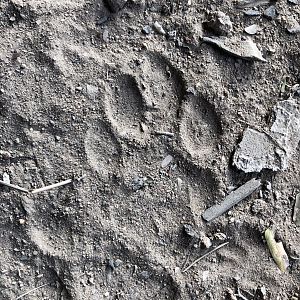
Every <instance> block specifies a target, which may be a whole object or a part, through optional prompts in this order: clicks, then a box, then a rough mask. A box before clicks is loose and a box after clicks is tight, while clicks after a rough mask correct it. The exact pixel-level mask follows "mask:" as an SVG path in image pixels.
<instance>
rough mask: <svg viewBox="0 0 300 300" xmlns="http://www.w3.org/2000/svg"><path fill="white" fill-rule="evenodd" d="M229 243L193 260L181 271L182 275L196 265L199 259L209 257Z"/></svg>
mask: <svg viewBox="0 0 300 300" xmlns="http://www.w3.org/2000/svg"><path fill="white" fill-rule="evenodd" d="M228 244H229V242H225V243H223V244H221V245H219V246H217V247H215V248H213V249H212V250H210V251H208V252H207V253H205V254H204V255H202V256H200V257H199V258H197V259H196V260H194V261H193V262H192V263H191V264H190V265H189V266H188V267H186V268H185V269H184V270H182V273H184V272H186V271H187V270H189V269H190V268H191V267H193V266H194V265H195V264H196V263H198V262H199V261H200V260H201V259H203V258H205V257H207V256H208V255H210V254H211V253H213V252H215V251H217V250H219V249H220V248H222V247H224V246H226V245H228Z"/></svg>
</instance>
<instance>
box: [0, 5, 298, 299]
mask: <svg viewBox="0 0 300 300" xmlns="http://www.w3.org/2000/svg"><path fill="white" fill-rule="evenodd" d="M119 2H122V1H119ZM123 2H124V1H123ZM275 5H276V8H277V12H278V16H277V17H276V18H275V19H274V20H269V19H267V18H265V17H263V16H258V17H249V16H245V15H244V13H243V11H242V10H239V9H237V7H236V5H235V3H234V2H233V1H229V0H228V1H227V0H225V1H208V0H192V1H178V0H177V1H156V2H155V1H139V0H135V1H128V2H127V3H126V5H125V7H124V8H123V9H121V10H120V11H118V12H116V13H112V12H111V10H109V9H108V8H107V5H105V4H104V3H103V2H102V1H101V0H89V1H88V0H73V1H72V0H51V1H50V0H26V1H23V0H1V2H0V130H1V139H0V175H1V178H0V179H2V174H3V173H5V172H6V173H7V174H9V176H10V181H11V183H12V184H15V185H19V186H22V187H25V188H27V189H29V190H32V189H34V188H39V187H42V186H45V185H49V184H52V183H56V182H60V181H62V180H65V179H68V178H73V176H75V177H78V176H81V175H82V174H86V175H87V176H86V178H84V180H82V181H81V182H78V183H75V184H70V185H66V186H63V187H60V188H57V189H53V190H50V191H48V192H42V193H38V194H31V193H28V194H26V193H22V192H19V191H17V190H14V189H10V188H8V187H4V186H0V251H1V255H0V299H1V300H6V299H7V300H8V299H9V300H10V299H19V298H18V297H19V296H22V295H23V294H24V293H27V292H29V293H28V295H24V296H23V297H22V298H21V299H28V300H29V299H30V300H37V299H39V300H41V299H45V300H46V299H49V300H50V299H51V300H52V299H61V300H63V299H64V300H67V299H74V300H84V299H91V300H96V299H132V300H135V299H173V300H175V299H176V300H177V299H178V300H179V299H186V300H188V299H216V300H219V299H249V300H250V299H272V300H274V299H275V300H276V299H278V300H285V299H289V300H291V299H294V300H296V299H300V298H299V285H300V284H299V282H300V265H299V256H300V246H299V241H300V229H299V227H297V226H296V225H295V224H294V223H293V221H292V212H293V206H294V203H295V195H296V194H297V193H298V192H299V191H300V169H299V159H300V153H299V148H297V151H296V153H295V154H294V155H293V156H292V158H291V160H290V162H289V167H288V169H287V170H286V171H282V172H276V173H275V172H271V171H268V170H264V171H262V172H261V173H260V174H245V173H243V172H242V171H239V170H237V169H236V168H235V167H233V166H232V156H233V153H234V150H235V148H236V146H237V144H238V143H239V141H240V140H241V138H242V134H243V131H244V129H245V128H247V127H249V126H250V127H252V128H256V129H258V130H264V129H266V128H269V127H270V124H272V120H273V115H272V109H273V107H274V105H275V104H276V103H277V102H278V101H280V100H283V99H287V98H289V97H290V96H292V97H293V98H294V99H296V101H298V103H300V98H299V95H300V92H299V93H298V94H297V93H296V92H295V91H294V90H292V87H293V86H295V85H296V84H297V83H300V50H299V49H300V39H299V35H298V36H297V35H292V34H289V33H288V32H287V30H286V22H285V19H286V17H287V16H289V17H294V18H295V19H298V20H300V5H293V4H291V3H288V2H287V1H286V0H282V1H277V3H276V4H275ZM265 8H266V6H264V7H260V8H259V10H260V11H261V12H262V11H263V10H264V9H265ZM216 10H220V11H223V12H224V13H226V14H227V15H228V16H229V17H230V18H231V21H232V23H233V32H232V33H231V35H237V36H246V35H247V34H246V33H244V32H243V30H244V28H245V27H246V26H248V25H251V24H253V23H255V24H258V25H259V26H260V27H261V31H260V32H259V33H257V34H256V35H254V36H253V41H254V42H255V43H256V44H257V46H258V48H259V49H260V50H261V52H262V53H263V56H264V58H265V59H266V60H267V62H265V63H264V62H251V61H244V60H241V59H238V58H235V57H232V56H230V55H229V54H228V53H225V52H222V50H220V49H216V48H215V47H213V46H212V45H209V44H204V43H202V42H201V37H202V36H209V35H210V34H211V33H210V32H207V31H205V29H203V28H202V23H203V21H204V20H206V18H207V17H208V13H209V12H213V11H216ZM155 21H158V22H159V23H160V24H161V25H162V26H163V28H164V30H165V31H166V32H167V33H169V35H163V34H159V33H157V32H156V31H152V32H150V34H144V33H143V32H142V29H143V27H144V26H146V25H150V26H152V25H153V24H154V22H155ZM174 31H176V35H175V34H174ZM283 82H286V84H285V85H283ZM283 87H284V88H283ZM157 132H170V133H172V134H173V136H169V135H159V134H157ZM168 155H171V156H172V157H173V160H172V161H171V162H170V163H169V164H168V165H167V166H165V164H163V167H162V165H161V164H162V161H163V160H164V158H165V157H167V156H168ZM255 176H257V177H259V178H261V179H262V181H263V186H262V188H261V189H260V190H258V191H256V192H255V193H253V194H252V195H251V196H250V197H248V198H247V199H245V200H243V201H242V202H241V203H240V204H239V205H237V206H236V207H234V208H233V209H232V210H231V211H230V212H229V213H226V214H224V215H222V216H221V217H219V218H217V219H216V220H214V221H212V222H209V223H206V222H205V221H203V219H202V218H201V214H202V213H203V211H204V210H205V209H206V208H208V207H210V206H211V205H213V204H215V203H219V202H220V201H221V200H223V198H224V197H225V196H226V195H227V194H228V193H229V192H230V191H231V190H232V189H233V188H236V187H239V186H240V185H242V184H243V183H245V182H246V181H248V180H250V179H251V178H253V177H255ZM186 224H189V225H191V226H192V227H189V228H192V230H194V232H192V233H191V232H188V233H189V234H187V232H185V231H184V225H186ZM270 226H273V228H275V229H276V239H277V240H280V241H282V242H283V245H284V247H285V249H286V252H287V254H288V256H289V257H290V266H289V268H288V270H287V271H286V272H285V273H281V272H280V270H279V269H278V267H277V266H276V263H275V262H274V261H273V259H272V258H271V255H270V252H269V250H268V248H267V245H266V242H265V240H264V237H263V233H264V231H265V230H266V229H267V228H269V227H270ZM204 234H205V235H206V236H207V237H209V238H210V240H211V242H212V244H213V246H212V247H215V246H217V245H219V244H221V243H223V242H224V241H229V244H228V245H226V246H225V247H223V248H222V249H219V250H218V251H216V252H215V253H212V254H211V255H209V256H208V257H207V258H205V259H203V260H201V261H200V262H199V263H198V264H196V265H195V266H194V267H192V268H191V269H189V270H188V271H186V272H183V268H184V266H188V265H189V264H190V263H191V262H192V261H194V260H195V259H196V258H198V257H199V256H201V255H202V254H203V253H205V252H206V251H207V250H206V249H204V248H205V247H204V246H203V243H201V241H200V240H199V239H198V238H197V235H202V236H203V235H204ZM191 235H194V238H192V237H191ZM261 287H263V288H262V291H264V288H265V289H266V293H265V296H264V297H263V296H262V297H260V298H259V296H257V297H253V296H252V295H254V294H255V293H256V294H257V290H259V289H260V288H261ZM35 288H37V289H36V290H33V289H35ZM238 288H239V289H240V291H241V293H242V294H243V296H244V297H245V298H241V297H239V296H234V295H233V294H235V293H237V289H238Z"/></svg>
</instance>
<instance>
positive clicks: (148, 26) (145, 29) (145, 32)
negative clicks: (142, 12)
mask: <svg viewBox="0 0 300 300" xmlns="http://www.w3.org/2000/svg"><path fill="white" fill-rule="evenodd" d="M151 32H152V28H151V26H150V25H146V26H144V27H143V29H142V33H144V34H150V33H151Z"/></svg>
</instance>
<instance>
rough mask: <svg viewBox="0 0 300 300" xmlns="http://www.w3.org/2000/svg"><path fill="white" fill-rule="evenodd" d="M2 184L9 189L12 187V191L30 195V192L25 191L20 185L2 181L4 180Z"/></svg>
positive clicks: (0, 181) (0, 182)
mask: <svg viewBox="0 0 300 300" xmlns="http://www.w3.org/2000/svg"><path fill="white" fill-rule="evenodd" d="M0 184H2V185H5V186H8V187H10V188H12V189H15V190H17V191H20V192H24V193H29V190H27V189H24V188H22V187H20V186H18V185H15V184H11V183H7V182H5V181H2V180H0Z"/></svg>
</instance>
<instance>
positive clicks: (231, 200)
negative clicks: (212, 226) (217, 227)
mask: <svg viewBox="0 0 300 300" xmlns="http://www.w3.org/2000/svg"><path fill="white" fill-rule="evenodd" d="M260 185H261V181H260V179H255V178H253V179H251V180H249V181H247V182H246V183H245V184H243V185H242V186H240V187H239V188H237V189H236V190H235V191H233V192H231V193H230V194H229V195H228V196H226V197H225V199H224V201H223V202H221V203H220V204H216V205H214V206H211V207H210V208H208V209H207V210H205V211H204V213H203V214H202V218H203V219H204V220H205V221H207V222H209V221H212V220H214V219H215V218H217V217H219V216H220V215H222V214H223V213H225V212H226V211H228V210H229V209H230V208H232V207H233V206H234V205H236V204H238V203H239V202H241V201H242V200H243V199H245V198H246V197H248V196H249V195H251V194H252V193H253V192H254V191H255V190H257V189H258V188H259V187H260Z"/></svg>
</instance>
